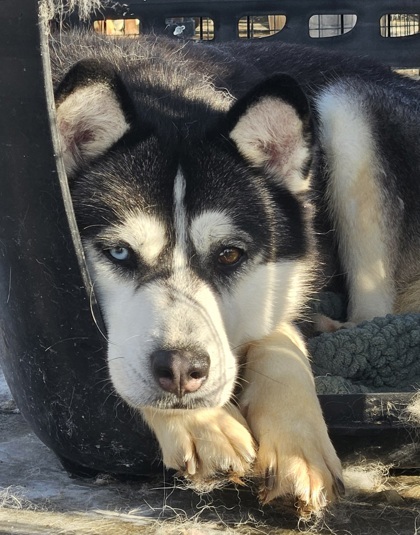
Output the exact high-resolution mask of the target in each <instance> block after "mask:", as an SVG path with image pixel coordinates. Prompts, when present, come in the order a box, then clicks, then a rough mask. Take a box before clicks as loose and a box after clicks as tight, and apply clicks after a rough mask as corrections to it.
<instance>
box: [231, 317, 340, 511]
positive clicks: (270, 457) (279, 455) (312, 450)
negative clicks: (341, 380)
mask: <svg viewBox="0 0 420 535" xmlns="http://www.w3.org/2000/svg"><path fill="white" fill-rule="evenodd" d="M245 384H246V387H245V391H244V393H243V396H242V399H241V408H242V411H243V414H244V415H245V417H246V419H247V422H248V425H249V426H250V428H251V431H252V433H253V435H254V437H255V438H256V440H257V442H258V444H259V450H258V454H257V461H256V465H255V473H256V474H258V475H259V476H260V477H261V478H262V483H261V487H260V496H261V500H262V501H263V502H269V501H271V500H273V499H274V498H276V497H279V496H285V495H291V496H296V497H297V498H298V500H299V506H300V511H301V512H302V513H308V512H317V511H319V510H320V509H322V508H323V507H324V506H325V505H326V504H327V503H328V502H329V501H331V500H333V499H334V498H335V496H336V495H337V494H340V493H341V492H342V491H343V484H342V480H341V465H340V461H339V459H338V457H337V455H336V453H335V451H334V448H333V446H332V444H331V442H330V439H329V436H328V432H327V428H326V425H325V422H324V419H323V416H322V412H321V408H320V405H319V402H318V398H317V396H316V393H315V386H314V380H313V376H312V372H311V369H310V365H309V361H308V356H307V352H306V348H305V345H304V343H303V341H302V339H301V337H300V334H299V333H298V332H297V330H296V329H295V328H294V327H293V326H291V325H286V324H285V325H282V326H281V327H280V329H279V330H278V331H277V332H276V333H274V334H273V335H271V336H270V337H267V338H266V339H264V340H261V341H259V342H258V343H256V344H254V345H252V346H251V347H250V349H249V351H248V362H247V367H246V372H245Z"/></svg>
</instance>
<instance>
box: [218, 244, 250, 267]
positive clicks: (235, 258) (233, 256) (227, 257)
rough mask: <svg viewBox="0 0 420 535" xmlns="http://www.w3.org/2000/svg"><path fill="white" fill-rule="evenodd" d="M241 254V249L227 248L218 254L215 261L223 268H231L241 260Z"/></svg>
mask: <svg viewBox="0 0 420 535" xmlns="http://www.w3.org/2000/svg"><path fill="white" fill-rule="evenodd" d="M243 254H244V252H243V251H242V249H238V248H237V247H227V248H226V249H223V250H222V251H221V252H220V253H219V256H218V258H217V261H218V262H219V264H222V265H223V266H233V265H235V264H237V263H238V262H239V261H240V260H241V258H242V256H243Z"/></svg>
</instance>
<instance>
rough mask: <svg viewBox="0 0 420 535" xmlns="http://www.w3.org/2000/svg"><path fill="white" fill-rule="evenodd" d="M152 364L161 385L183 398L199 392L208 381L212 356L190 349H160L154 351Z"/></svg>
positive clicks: (167, 390) (155, 376)
mask: <svg viewBox="0 0 420 535" xmlns="http://www.w3.org/2000/svg"><path fill="white" fill-rule="evenodd" d="M151 365H152V372H153V376H154V378H155V380H156V382H157V383H158V385H159V387H160V388H162V390H164V391H165V392H169V393H171V394H174V395H176V396H177V397H178V398H182V397H183V396H185V395H187V394H190V393H194V392H197V390H199V389H200V388H201V386H202V385H203V383H204V382H205V381H206V379H207V377H208V375H209V370H210V357H209V355H207V354H206V353H196V352H193V351H190V350H166V349H160V350H157V351H154V352H153V353H152V355H151Z"/></svg>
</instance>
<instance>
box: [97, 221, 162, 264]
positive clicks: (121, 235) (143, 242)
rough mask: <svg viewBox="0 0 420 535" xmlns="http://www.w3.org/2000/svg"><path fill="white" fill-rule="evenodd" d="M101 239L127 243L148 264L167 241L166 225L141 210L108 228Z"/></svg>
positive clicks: (153, 261) (156, 258) (156, 257)
mask: <svg viewBox="0 0 420 535" xmlns="http://www.w3.org/2000/svg"><path fill="white" fill-rule="evenodd" d="M102 239H104V240H109V241H110V242H113V243H119V242H122V243H127V244H129V245H130V247H131V248H132V249H133V251H135V252H136V253H137V254H139V255H140V257H141V258H142V260H143V261H144V262H145V263H147V264H149V265H150V266H153V264H154V263H155V262H156V261H157V260H158V257H159V256H160V255H161V253H162V252H163V250H164V248H165V247H166V246H167V242H168V238H167V233H166V227H165V225H164V224H163V223H162V221H160V220H159V219H158V218H157V217H154V216H152V215H149V214H144V213H141V212H139V213H138V214H131V215H130V216H129V217H127V219H126V220H125V221H124V223H123V224H121V225H118V226H117V227H113V228H112V229H110V230H109V231H108V232H107V233H106V235H104V236H102Z"/></svg>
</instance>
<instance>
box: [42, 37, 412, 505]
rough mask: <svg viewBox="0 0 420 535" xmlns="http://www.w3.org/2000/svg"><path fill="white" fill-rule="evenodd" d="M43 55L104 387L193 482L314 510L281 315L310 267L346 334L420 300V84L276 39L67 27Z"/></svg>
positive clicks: (322, 487)
mask: <svg viewBox="0 0 420 535" xmlns="http://www.w3.org/2000/svg"><path fill="white" fill-rule="evenodd" d="M52 65H53V75H54V77H55V85H56V88H57V89H56V103H57V123H58V128H59V131H60V134H61V142H62V156H63V158H64V162H65V165H66V170H67V173H68V175H69V179H70V187H71V191H72V196H73V201H74V208H75V212H76V217H77V221H78V225H79V229H80V233H81V236H82V240H83V244H84V248H85V252H86V257H87V262H88V265H89V268H90V271H91V275H92V279H93V282H94V288H95V291H96V292H97V294H98V297H99V301H100V305H101V308H102V311H103V314H104V318H105V322H106V325H107V331H108V339H109V346H108V364H109V372H110V377H111V380H112V383H113V385H114V387H115V389H116V390H117V392H118V393H119V394H120V395H121V396H122V397H123V398H124V399H125V400H126V401H127V402H128V403H129V404H130V405H131V406H133V407H135V408H137V409H138V410H140V411H142V413H143V415H144V418H145V419H146V421H147V422H148V424H149V425H150V427H151V428H152V429H153V431H154V432H155V434H156V436H157V438H158V440H159V443H160V446H161V448H162V454H163V460H164V462H165V464H166V465H167V466H168V467H172V468H176V469H178V470H180V471H182V472H183V473H184V474H185V475H186V476H187V477H188V478H189V479H190V480H191V481H192V482H193V483H195V484H196V485H197V487H200V486H201V487H203V486H206V485H207V484H208V483H211V482H212V481H213V480H214V479H215V477H216V476H217V475H220V474H225V476H226V477H227V478H230V479H232V480H237V479H238V478H241V477H242V476H244V475H246V474H248V473H250V472H253V473H254V474H255V475H256V476H257V477H260V479H261V498H262V500H263V501H270V500H272V499H274V498H276V497H278V496H282V495H286V494H291V495H295V496H297V497H298V498H299V500H300V502H301V504H302V507H303V508H308V509H309V510H314V511H318V510H319V509H321V508H322V507H323V506H325V504H326V503H327V502H328V501H329V500H331V499H333V498H334V496H335V495H336V494H338V493H340V491H341V490H342V483H341V475H340V474H341V469H340V463H339V460H338V459H337V456H336V454H335V452H334V449H333V447H332V445H331V443H330V440H329V438H328V434H327V430H326V426H325V423H324V421H323V418H322V414H321V410H320V407H319V403H318V400H317V397H316V394H315V388H314V382H313V378H312V374H311V370H310V365H309V360H308V356H307V351H306V348H305V344H304V341H303V339H302V336H301V335H300V333H299V332H298V330H297V328H296V327H295V326H294V322H295V320H296V319H298V318H299V317H300V316H301V314H302V311H303V310H304V308H305V304H306V302H307V300H308V297H309V296H311V295H312V294H313V292H314V291H315V290H316V289H318V288H319V287H320V285H321V284H322V282H320V281H321V279H322V274H323V273H324V274H325V273H327V274H329V275H331V274H336V273H338V272H342V273H344V275H345V281H346V286H347V289H348V295H349V318H348V320H349V321H350V322H358V321H361V320H363V319H370V318H372V317H374V316H376V315H383V314H386V313H388V312H393V311H406V310H418V309H419V302H420V283H419V280H420V277H419V269H418V262H417V258H418V249H419V240H420V232H419V229H420V221H419V215H418V214H419V213H420V210H419V199H420V195H419V180H418V173H419V169H418V167H419V163H420V153H419V150H420V149H418V147H417V143H416V134H417V131H418V125H419V124H420V111H419V106H418V86H417V84H416V83H415V82H413V81H411V80H408V79H404V78H402V77H399V76H397V75H394V74H392V73H391V72H390V71H389V70H388V69H387V68H385V67H381V66H378V65H376V64H371V63H369V62H367V61H364V60H353V59H350V58H347V57H341V56H338V55H335V54H326V53H325V52H318V51H314V50H310V49H304V48H301V47H297V46H290V45H285V44H281V43H270V44H264V43H251V44H250V43H230V44H224V45H219V46H206V45H202V44H192V43H187V44H185V43H179V42H175V41H168V40H163V39H157V38H155V37H142V38H140V39H138V40H137V39H136V40H132V39H127V40H124V39H118V40H109V39H107V38H104V37H100V36H94V35H85V34H82V35H79V34H77V35H76V34H70V35H69V36H63V37H62V38H61V40H60V41H59V42H53V43H52ZM238 379H240V381H241V390H240V393H239V394H238V404H239V410H238V408H236V406H234V405H233V404H231V401H232V396H233V392H234V390H235V387H236V385H237V383H238Z"/></svg>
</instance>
